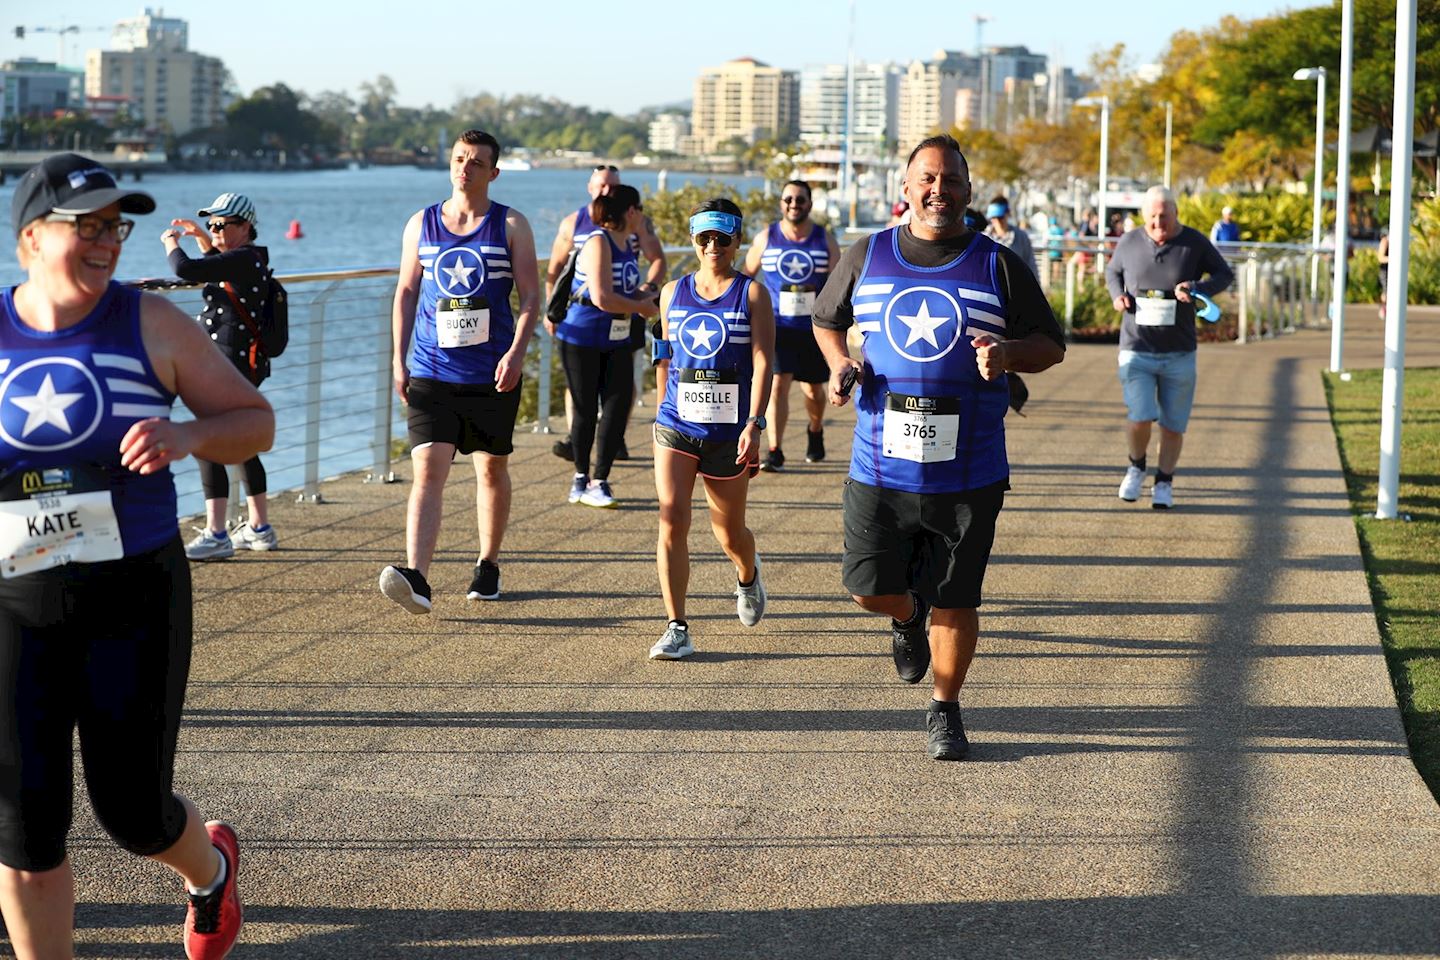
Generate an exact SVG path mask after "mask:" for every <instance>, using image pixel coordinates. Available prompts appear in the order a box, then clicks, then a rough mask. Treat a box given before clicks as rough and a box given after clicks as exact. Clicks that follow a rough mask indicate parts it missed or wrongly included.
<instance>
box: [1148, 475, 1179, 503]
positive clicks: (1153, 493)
mask: <svg viewBox="0 0 1440 960" xmlns="http://www.w3.org/2000/svg"><path fill="white" fill-rule="evenodd" d="M1150 506H1152V507H1154V508H1155V509H1156V510H1169V509H1170V508H1171V507H1173V506H1175V488H1174V487H1172V486H1171V485H1170V481H1169V480H1156V481H1155V486H1153V487H1151V488H1150Z"/></svg>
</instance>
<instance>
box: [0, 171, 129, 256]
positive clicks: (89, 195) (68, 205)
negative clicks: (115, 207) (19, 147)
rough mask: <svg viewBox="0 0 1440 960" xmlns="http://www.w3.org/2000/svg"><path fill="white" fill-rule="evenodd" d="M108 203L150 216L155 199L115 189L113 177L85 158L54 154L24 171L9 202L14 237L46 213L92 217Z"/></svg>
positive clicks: (122, 209) (125, 211) (126, 210)
mask: <svg viewBox="0 0 1440 960" xmlns="http://www.w3.org/2000/svg"><path fill="white" fill-rule="evenodd" d="M112 203H118V204H120V209H121V211H122V212H124V213H154V212H155V198H154V197H152V196H150V194H148V193H145V192H143V191H140V190H124V189H121V188H120V187H117V186H116V185H115V175H114V174H112V173H111V172H110V171H109V170H107V169H105V168H104V167H102V166H101V165H100V164H98V163H96V162H95V161H94V160H91V159H90V158H89V157H82V156H80V154H78V153H57V154H55V155H54V156H53V157H46V158H45V159H44V160H41V161H40V162H39V163H37V164H35V166H33V167H31V168H30V169H29V170H26V171H25V175H24V176H23V177H21V178H20V182H19V183H18V184H16V186H15V196H14V198H13V199H12V200H11V202H10V219H11V220H12V221H13V222H14V226H15V236H17V237H18V236H20V231H21V230H22V229H24V227H25V224H27V223H29V222H30V221H31V220H34V219H36V218H38V217H43V216H45V215H46V214H48V213H75V214H80V213H94V212H95V211H96V210H103V209H105V208H106V207H108V206H110V204H112Z"/></svg>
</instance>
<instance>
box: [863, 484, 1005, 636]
mask: <svg viewBox="0 0 1440 960" xmlns="http://www.w3.org/2000/svg"><path fill="white" fill-rule="evenodd" d="M1009 487H1010V482H1009V481H1008V480H1001V481H1000V482H999V483H992V484H991V485H990V486H988V487H981V488H980V489H978V490H966V491H964V492H963V493H910V492H909V491H906V490H887V489H885V488H882V487H874V486H871V485H869V484H867V483H861V482H859V481H858V480H846V481H845V496H844V509H845V560H844V567H843V569H844V574H843V576H844V583H845V589H846V590H849V591H850V593H851V594H852V595H854V596H857V597H880V596H896V595H899V594H903V593H906V592H908V591H910V590H914V591H916V592H917V593H919V594H920V595H921V596H922V597H924V598H925V599H926V600H927V601H928V602H929V603H930V605H931V606H934V607H939V608H941V609H942V610H964V609H972V608H975V607H978V606H980V593H981V586H982V585H983V584H984V581H985V568H986V566H987V564H988V563H989V562H990V547H991V545H992V544H994V542H995V519H996V518H997V517H998V516H999V515H1000V508H1001V506H1003V505H1004V503H1005V491H1006V490H1007V489H1009Z"/></svg>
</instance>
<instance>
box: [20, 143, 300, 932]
mask: <svg viewBox="0 0 1440 960" xmlns="http://www.w3.org/2000/svg"><path fill="white" fill-rule="evenodd" d="M154 209H155V201H154V199H153V198H151V197H150V195H149V194H145V193H141V192H140V191H138V190H125V189H121V188H119V187H118V186H117V185H116V182H115V178H114V176H113V175H112V174H111V173H110V171H108V170H106V169H105V168H104V167H102V166H100V165H99V164H97V163H95V162H94V161H93V160H90V159H87V158H86V157H82V156H78V155H76V154H73V153H65V154H57V155H55V156H52V157H48V158H47V159H46V160H44V161H43V162H41V163H40V164H38V165H36V166H35V167H33V168H31V169H30V170H29V171H28V172H27V173H26V174H25V175H24V176H23V177H22V178H21V180H20V183H19V184H18V185H17V186H16V188H15V195H14V198H13V201H12V203H11V219H12V222H13V224H14V227H15V235H16V252H17V255H18V256H19V260H20V266H21V268H22V269H24V270H25V272H26V274H27V279H26V280H25V282H24V283H21V284H20V285H19V286H16V287H12V288H9V289H6V290H4V291H0V374H3V377H0V500H3V501H4V503H3V509H0V678H3V679H0V910H3V912H4V915H5V929H6V934H7V936H8V938H9V940H10V945H11V947H12V948H13V949H14V951H15V955H16V956H17V957H18V958H20V960H36V958H52V957H73V956H74V955H75V954H74V936H73V932H72V928H73V927H74V923H75V878H74V874H73V872H72V871H71V868H70V859H69V856H68V854H67V852H66V835H67V834H68V833H69V830H70V818H71V805H72V794H73V792H74V791H73V786H74V785H73V783H72V779H73V774H74V771H75V761H74V758H73V756H72V747H71V744H72V743H73V741H74V739H75V737H76V734H77V733H78V735H79V742H80V756H81V760H82V768H83V770H84V780H85V786H86V790H87V792H88V793H89V796H90V802H91V805H92V806H93V807H94V810H95V817H96V819H97V820H98V821H99V823H100V825H101V826H102V827H103V828H104V829H105V831H106V832H107V833H108V834H110V836H111V837H113V838H114V839H115V841H116V842H117V843H119V844H120V845H121V846H123V847H124V848H125V849H126V850H128V851H130V852H131V853H135V854H138V855H141V856H146V857H150V858H152V859H154V860H158V861H160V862H161V863H163V864H165V865H166V866H167V867H169V868H170V869H171V870H173V871H175V872H176V873H178V874H180V875H181V876H182V877H184V879H185V883H186V886H187V888H188V891H189V894H190V908H189V912H188V915H187V917H186V920H185V928H184V942H185V954H186V956H188V957H189V958H190V960H223V958H224V957H225V956H226V955H227V954H228V953H229V952H230V948H231V947H232V946H233V945H234V943H235V938H236V936H237V935H238V934H239V932H240V926H241V923H242V915H241V909H242V908H241V903H240V896H239V893H238V887H237V881H238V879H239V874H240V847H239V841H238V840H237V838H236V835H235V831H234V830H233V829H232V828H231V827H230V825H229V824H227V823H224V822H223V821H219V820H212V821H210V822H208V823H207V822H206V821H205V820H204V818H203V817H201V816H200V814H199V812H198V811H197V810H196V809H195V806H194V804H192V803H191V802H190V801H189V800H187V799H185V798H184V797H181V796H178V795H177V794H176V793H175V792H174V790H173V782H174V772H175V770H174V768H175V747H176V742H177V738H178V736H179V730H180V717H181V713H182V712H183V709H184V703H185V685H186V680H187V677H188V675H189V671H190V655H191V640H192V636H191V635H192V625H193V616H194V612H193V610H192V604H191V584H190V565H189V563H188V561H187V560H186V559H185V549H184V546H183V545H182V544H181V542H180V537H179V535H178V534H177V531H176V527H175V481H174V478H173V477H172V475H171V472H170V465H171V464H172V463H174V462H175V461H177V460H181V459H183V458H184V457H186V456H191V455H193V456H195V457H197V458H200V457H203V458H205V459H206V460H209V461H212V462H215V463H239V462H242V461H244V460H247V459H249V458H250V457H252V456H254V455H255V454H257V453H260V452H261V451H263V450H268V449H269V447H270V443H271V441H272V440H273V439H274V435H275V415H274V413H273V412H272V411H271V409H270V404H269V403H267V402H266V400H265V398H264V397H262V396H261V395H260V393H259V392H258V391H257V390H256V389H255V388H254V387H253V386H252V385H251V384H250V383H248V382H247V381H246V379H245V378H244V377H243V376H241V374H240V372H239V371H238V370H237V369H236V368H235V367H234V366H232V365H231V363H230V361H229V360H227V359H226V358H225V356H224V355H223V354H222V353H221V352H220V351H219V350H216V349H215V348H214V346H212V344H211V341H210V338H209V337H208V336H206V334H205V333H204V332H203V330H202V329H201V328H200V327H199V326H197V325H196V324H195V323H194V321H192V320H191V319H190V318H189V317H187V316H185V315H184V314H183V313H181V312H180V310H179V309H178V308H176V307H175V305H174V304H172V303H170V302H169V301H167V300H165V299H163V298H161V297H159V296H156V295H153V294H142V293H140V292H139V291H138V290H135V289H134V288H131V287H125V286H122V285H120V284H118V283H116V282H115V281H114V279H113V278H114V275H115V266H116V264H117V263H118V262H119V258H120V250H121V244H122V243H123V242H124V240H125V238H126V237H127V236H129V234H130V231H131V230H132V229H133V228H134V226H135V222H134V221H133V220H129V219H126V218H125V216H124V215H125V214H136V213H150V212H152V211H153V210H154ZM177 396H178V397H179V398H180V399H182V400H184V401H185V405H186V406H187V407H189V408H190V412H191V413H192V414H194V419H193V420H190V421H187V422H183V423H180V422H175V421H173V420H171V418H170V415H171V407H172V405H173V404H174V401H175V398H176V397H177Z"/></svg>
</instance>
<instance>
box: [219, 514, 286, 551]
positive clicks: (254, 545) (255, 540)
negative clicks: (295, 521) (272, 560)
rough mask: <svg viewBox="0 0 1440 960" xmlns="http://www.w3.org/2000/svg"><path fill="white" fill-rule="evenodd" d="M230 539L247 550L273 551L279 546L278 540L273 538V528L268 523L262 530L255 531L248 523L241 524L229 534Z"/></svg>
mask: <svg viewBox="0 0 1440 960" xmlns="http://www.w3.org/2000/svg"><path fill="white" fill-rule="evenodd" d="M230 539H231V540H234V541H235V543H236V544H237V545H238V546H241V547H245V548H246V549H248V550H262V551H263V550H274V549H275V548H276V547H277V546H279V544H280V538H279V537H277V536H275V528H274V527H272V526H270V524H268V523H267V524H266V525H265V529H264V530H256V529H255V528H254V527H252V526H250V524H249V522H248V521H247V522H246V523H242V524H240V526H238V527H236V528H235V532H234V533H232V534H230Z"/></svg>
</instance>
